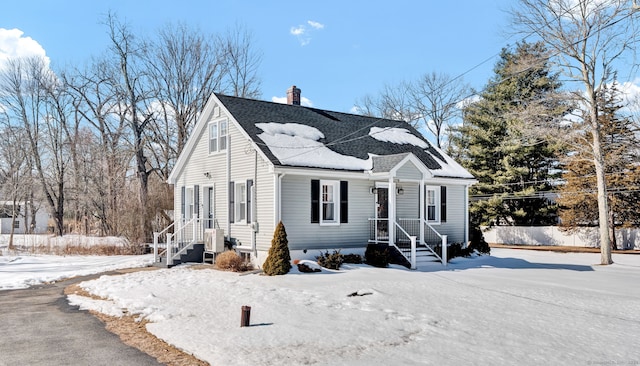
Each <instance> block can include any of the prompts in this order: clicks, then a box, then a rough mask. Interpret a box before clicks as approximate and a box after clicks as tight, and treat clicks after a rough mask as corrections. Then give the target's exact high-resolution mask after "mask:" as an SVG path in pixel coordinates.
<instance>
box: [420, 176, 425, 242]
mask: <svg viewBox="0 0 640 366" xmlns="http://www.w3.org/2000/svg"><path fill="white" fill-rule="evenodd" d="M418 201H419V202H418V206H419V207H420V212H419V213H418V217H419V218H420V242H421V243H424V242H425V240H424V221H425V219H424V179H421V180H420V192H418Z"/></svg>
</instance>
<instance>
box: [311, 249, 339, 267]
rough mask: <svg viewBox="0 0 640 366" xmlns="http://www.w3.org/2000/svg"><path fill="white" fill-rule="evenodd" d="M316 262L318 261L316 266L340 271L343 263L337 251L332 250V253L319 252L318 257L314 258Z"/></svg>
mask: <svg viewBox="0 0 640 366" xmlns="http://www.w3.org/2000/svg"><path fill="white" fill-rule="evenodd" d="M316 261H318V264H319V265H321V266H322V267H324V268H328V269H340V266H341V265H342V263H343V262H344V258H343V255H342V254H340V251H339V250H334V251H333V253H329V251H328V250H327V251H326V252H324V253H322V252H320V255H319V256H317V257H316Z"/></svg>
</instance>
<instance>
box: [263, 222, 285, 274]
mask: <svg viewBox="0 0 640 366" xmlns="http://www.w3.org/2000/svg"><path fill="white" fill-rule="evenodd" d="M262 270H263V272H264V274H266V275H267V276H277V275H283V274H287V273H289V270H291V254H290V253H289V241H288V240H287V231H286V230H285V229H284V225H283V224H282V221H280V222H279V223H278V226H277V227H276V230H275V232H274V233H273V240H271V248H269V254H268V255H267V259H266V260H265V261H264V265H263V266H262Z"/></svg>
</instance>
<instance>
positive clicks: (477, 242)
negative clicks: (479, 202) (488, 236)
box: [469, 225, 491, 254]
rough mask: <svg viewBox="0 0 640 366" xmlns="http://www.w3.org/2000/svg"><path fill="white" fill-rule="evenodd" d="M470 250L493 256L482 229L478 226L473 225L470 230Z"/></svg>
mask: <svg viewBox="0 0 640 366" xmlns="http://www.w3.org/2000/svg"><path fill="white" fill-rule="evenodd" d="M469 248H470V249H471V250H477V251H478V252H479V253H482V254H491V247H489V243H487V242H486V241H485V240H484V235H483V234H482V229H480V227H478V226H476V225H471V226H470V228H469Z"/></svg>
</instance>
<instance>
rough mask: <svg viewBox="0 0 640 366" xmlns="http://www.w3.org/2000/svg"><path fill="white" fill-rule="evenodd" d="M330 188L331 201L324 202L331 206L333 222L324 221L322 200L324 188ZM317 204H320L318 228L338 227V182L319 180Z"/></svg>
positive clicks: (339, 201) (323, 202) (323, 203)
mask: <svg viewBox="0 0 640 366" xmlns="http://www.w3.org/2000/svg"><path fill="white" fill-rule="evenodd" d="M325 186H326V187H332V188H333V191H332V192H331V196H332V197H331V201H326V202H330V203H332V204H333V220H325V219H324V215H323V213H324V207H325V206H324V205H325V200H324V197H323V196H324V193H323V192H324V187H325ZM318 200H319V203H320V205H319V206H320V222H319V224H320V226H339V225H340V221H341V220H340V206H341V204H340V203H341V200H340V181H339V180H325V179H321V180H320V196H319V197H318Z"/></svg>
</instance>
